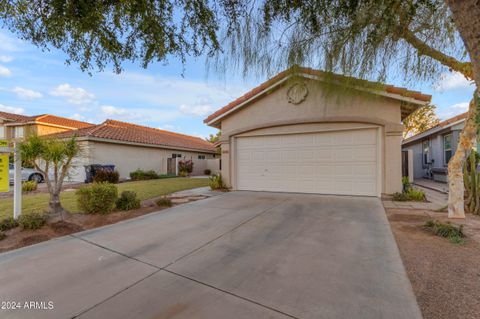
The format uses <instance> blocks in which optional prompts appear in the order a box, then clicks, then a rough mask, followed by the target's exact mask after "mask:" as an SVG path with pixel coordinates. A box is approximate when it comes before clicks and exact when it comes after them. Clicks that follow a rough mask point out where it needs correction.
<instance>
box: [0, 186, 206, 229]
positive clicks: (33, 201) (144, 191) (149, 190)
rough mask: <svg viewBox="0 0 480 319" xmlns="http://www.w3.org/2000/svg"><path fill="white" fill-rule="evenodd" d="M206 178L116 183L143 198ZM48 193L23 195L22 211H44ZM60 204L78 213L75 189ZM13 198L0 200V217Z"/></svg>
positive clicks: (6, 212) (9, 212)
mask: <svg viewBox="0 0 480 319" xmlns="http://www.w3.org/2000/svg"><path fill="white" fill-rule="evenodd" d="M208 183H209V180H208V179H207V178H166V179H154V180H148V181H136V182H127V183H121V184H117V187H118V193H119V194H120V193H121V192H123V191H125V190H129V191H134V192H136V193H137V196H138V198H139V199H140V200H145V199H149V198H153V197H157V196H161V195H166V194H171V193H175V192H178V191H182V190H186V189H191V188H197V187H203V186H208ZM48 198H49V196H48V194H47V193H42V194H34V195H23V202H22V212H23V213H30V212H44V211H46V210H47V209H48ZM61 201H62V205H63V207H64V208H65V209H67V210H68V211H70V212H72V213H78V212H79V210H78V207H77V200H76V196H75V190H71V191H64V192H62V194H61ZM12 211H13V199H12V198H7V199H1V200H0V219H3V218H5V217H9V216H12V214H13V213H12Z"/></svg>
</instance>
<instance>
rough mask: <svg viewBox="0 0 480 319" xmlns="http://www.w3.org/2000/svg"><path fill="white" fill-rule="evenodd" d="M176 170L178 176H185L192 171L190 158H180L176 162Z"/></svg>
mask: <svg viewBox="0 0 480 319" xmlns="http://www.w3.org/2000/svg"><path fill="white" fill-rule="evenodd" d="M178 172H179V175H180V176H187V175H188V174H191V173H192V172H193V161H192V160H186V161H184V160H181V161H179V162H178Z"/></svg>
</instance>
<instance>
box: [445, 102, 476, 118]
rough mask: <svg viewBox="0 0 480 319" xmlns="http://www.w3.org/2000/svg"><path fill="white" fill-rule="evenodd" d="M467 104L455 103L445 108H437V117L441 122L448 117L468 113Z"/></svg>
mask: <svg viewBox="0 0 480 319" xmlns="http://www.w3.org/2000/svg"><path fill="white" fill-rule="evenodd" d="M468 105H469V102H461V103H456V104H453V105H450V106H447V107H443V108H437V115H438V117H439V118H440V119H441V120H446V119H448V118H450V117H453V116H455V115H458V114H460V113H464V112H466V111H468Z"/></svg>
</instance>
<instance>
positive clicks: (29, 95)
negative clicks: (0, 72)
mask: <svg viewBox="0 0 480 319" xmlns="http://www.w3.org/2000/svg"><path fill="white" fill-rule="evenodd" d="M12 91H13V92H14V93H15V94H17V96H18V97H19V98H21V99H26V100H35V99H39V98H41V97H42V96H43V95H42V93H40V92H37V91H33V90H29V89H25V88H22V87H19V86H16V87H14V88H13V90H12Z"/></svg>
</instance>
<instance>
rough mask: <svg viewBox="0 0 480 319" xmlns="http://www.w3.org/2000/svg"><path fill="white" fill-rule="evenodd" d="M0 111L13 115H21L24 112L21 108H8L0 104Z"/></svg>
mask: <svg viewBox="0 0 480 319" xmlns="http://www.w3.org/2000/svg"><path fill="white" fill-rule="evenodd" d="M0 111H3V112H8V113H15V114H23V113H24V112H25V109H24V108H23V107H16V106H8V105H3V104H0Z"/></svg>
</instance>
